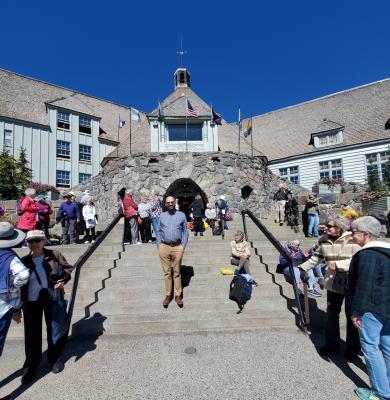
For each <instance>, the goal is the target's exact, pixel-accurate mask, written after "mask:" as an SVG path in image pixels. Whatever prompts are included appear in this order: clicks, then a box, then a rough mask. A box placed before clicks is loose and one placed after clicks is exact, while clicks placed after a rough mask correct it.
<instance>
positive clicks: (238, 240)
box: [230, 231, 251, 275]
mask: <svg viewBox="0 0 390 400" xmlns="http://www.w3.org/2000/svg"><path fill="white" fill-rule="evenodd" d="M230 247H231V249H232V259H231V263H232V265H236V266H238V268H237V270H238V273H239V274H249V275H250V273H251V272H250V269H249V266H250V257H251V251H250V248H249V244H248V242H246V241H245V240H244V233H243V232H242V231H237V232H236V234H235V235H234V240H232V241H231V242H230Z"/></svg>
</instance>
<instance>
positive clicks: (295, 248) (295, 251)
mask: <svg viewBox="0 0 390 400" xmlns="http://www.w3.org/2000/svg"><path fill="white" fill-rule="evenodd" d="M300 246H301V244H300V243H299V240H296V239H295V240H290V241H289V242H288V244H287V245H286V246H285V247H284V248H285V250H286V252H287V253H288V254H289V255H290V256H291V258H292V259H293V268H294V276H295V281H296V282H297V285H298V292H299V294H302V279H301V271H300V269H299V268H298V265H300V264H302V263H304V262H305V261H306V260H308V259H309V258H310V253H309V252H307V251H302V249H301V248H300ZM279 264H280V265H281V266H282V267H284V269H283V273H284V275H286V276H290V270H289V268H288V260H287V259H286V258H285V257H283V256H282V255H281V256H280V257H279ZM307 273H308V275H309V282H308V286H309V287H308V290H307V291H308V292H309V294H311V295H312V296H314V297H321V293H320V292H318V291H317V290H316V288H315V284H316V283H317V280H316V277H315V276H314V273H313V270H309V271H307Z"/></svg>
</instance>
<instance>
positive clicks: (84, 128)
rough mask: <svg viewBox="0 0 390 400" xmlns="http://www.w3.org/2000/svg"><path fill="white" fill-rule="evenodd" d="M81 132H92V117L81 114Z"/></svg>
mask: <svg viewBox="0 0 390 400" xmlns="http://www.w3.org/2000/svg"><path fill="white" fill-rule="evenodd" d="M79 132H82V133H88V134H89V135H90V134H91V132H92V131H91V118H88V117H82V116H80V118H79Z"/></svg>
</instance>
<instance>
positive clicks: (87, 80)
mask: <svg viewBox="0 0 390 400" xmlns="http://www.w3.org/2000/svg"><path fill="white" fill-rule="evenodd" d="M0 15H1V24H0V67H2V68H5V69H8V70H11V71H15V72H18V73H21V74H24V75H28V76H32V77H35V78H38V79H42V80H45V81H48V82H52V83H55V84H59V85H61V86H65V87H69V88H72V89H75V90H78V91H82V92H85V93H89V94H92V95H95V96H97V97H101V98H104V99H108V100H112V101H115V102H118V103H121V104H126V105H132V106H134V107H137V108H139V109H141V110H143V111H150V110H152V109H153V108H154V107H155V106H156V103H157V99H158V98H160V99H163V98H164V97H165V96H167V95H168V94H169V93H170V92H171V91H172V89H173V73H174V71H175V69H176V67H177V66H178V64H179V59H178V56H177V54H176V52H177V50H179V47H180V38H181V36H182V35H183V37H184V48H185V49H186V50H187V52H188V54H187V56H186V58H185V66H187V67H188V68H189V70H190V72H191V77H192V89H193V90H194V91H195V92H196V93H197V94H199V95H200V96H201V97H202V98H203V99H204V100H206V101H207V102H212V103H213V105H214V108H215V109H216V110H217V111H218V112H220V113H222V115H223V117H224V118H225V119H227V120H228V121H232V120H234V119H235V118H236V115H237V108H238V105H241V109H242V112H243V115H244V116H248V115H249V114H251V113H252V114H254V115H258V114H262V113H264V112H267V111H272V110H275V109H278V108H282V107H285V106H289V105H293V104H296V103H299V102H302V101H306V100H310V99H313V98H316V97H320V96H323V95H326V94H329V93H333V92H336V91H340V90H344V89H348V88H351V87H354V86H358V85H361V84H365V83H369V82H373V81H376V80H380V79H384V78H388V77H390V50H389V49H390V40H389V39H390V30H389V26H390V1H388V0H374V1H371V2H369V1H361V0H354V1H353V0H351V1H349V0H348V1H343V0H337V1H334V0H327V1H313V0H310V1H306V0H299V1H291V0H283V1H277V0H274V1H269V0H268V1H245V0H241V1H230V0H228V1H216V0H214V1H213V0H208V1H204V0H200V1H192V2H191V1H176V0H168V1H162V0H160V1H154V0H148V1H146V0H145V1H138V2H137V1H126V0H121V1H119V0H111V1H101V0H97V1H91V0H67V1H64V0H62V1H53V0H51V1H48V0H36V1H31V0H18V1H15V0H2V1H1V8H0Z"/></svg>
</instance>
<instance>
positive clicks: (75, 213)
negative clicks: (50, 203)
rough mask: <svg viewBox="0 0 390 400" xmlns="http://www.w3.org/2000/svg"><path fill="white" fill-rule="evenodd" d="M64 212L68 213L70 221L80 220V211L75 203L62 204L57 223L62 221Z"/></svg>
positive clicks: (65, 202)
mask: <svg viewBox="0 0 390 400" xmlns="http://www.w3.org/2000/svg"><path fill="white" fill-rule="evenodd" d="M64 212H66V214H67V218H68V219H78V220H79V219H80V209H79V206H78V205H77V203H76V202H75V201H72V202H70V203H68V202H67V201H64V202H63V203H61V205H60V208H59V209H58V212H57V222H59V221H61V219H62V217H63V213H64Z"/></svg>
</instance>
